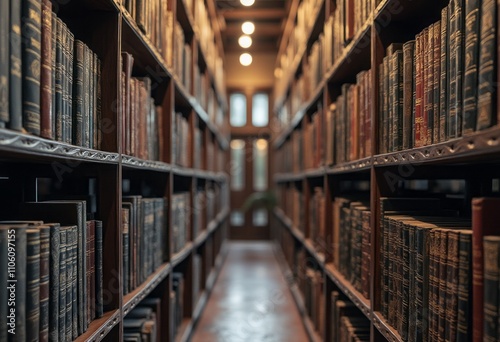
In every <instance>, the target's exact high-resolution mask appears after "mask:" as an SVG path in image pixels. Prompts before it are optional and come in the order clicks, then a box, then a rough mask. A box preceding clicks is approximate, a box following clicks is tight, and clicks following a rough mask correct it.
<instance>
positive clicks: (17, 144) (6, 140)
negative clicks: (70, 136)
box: [0, 128, 120, 165]
mask: <svg viewBox="0 0 500 342" xmlns="http://www.w3.org/2000/svg"><path fill="white" fill-rule="evenodd" d="M0 151H5V152H10V153H14V154H15V155H17V156H20V157H28V156H30V157H31V156H36V157H42V158H44V157H49V158H57V159H63V160H65V161H72V160H78V161H83V162H99V163H106V164H116V165H118V162H119V160H120V155H119V154H118V153H112V152H104V151H99V150H92V149H89V148H84V147H80V146H75V145H71V144H66V143H63V142H59V141H54V140H49V139H45V138H41V137H38V136H35V135H30V134H24V133H20V132H16V131H11V130H9V129H5V128H0Z"/></svg>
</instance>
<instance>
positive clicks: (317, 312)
mask: <svg viewBox="0 0 500 342" xmlns="http://www.w3.org/2000/svg"><path fill="white" fill-rule="evenodd" d="M299 276H300V275H299ZM303 276H304V277H305V278H304V281H303V282H302V283H303V285H302V287H301V292H302V295H303V296H304V305H305V308H306V313H307V316H309V317H310V319H311V322H312V323H313V325H314V328H315V330H316V331H317V332H319V333H320V334H322V332H323V329H324V326H325V322H324V321H325V305H324V303H325V292H324V278H323V273H321V271H318V270H315V269H313V268H307V269H306V270H305V274H304V275H303Z"/></svg>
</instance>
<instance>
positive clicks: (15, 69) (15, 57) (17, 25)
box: [8, 0, 23, 131]
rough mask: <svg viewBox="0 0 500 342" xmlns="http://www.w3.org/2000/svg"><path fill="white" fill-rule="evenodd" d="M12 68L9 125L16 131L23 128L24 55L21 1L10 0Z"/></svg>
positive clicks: (10, 74)
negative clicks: (22, 47)
mask: <svg viewBox="0 0 500 342" xmlns="http://www.w3.org/2000/svg"><path fill="white" fill-rule="evenodd" d="M9 3H10V14H9V19H10V27H9V37H10V39H9V40H10V69H9V111H10V118H9V124H8V127H9V128H10V129H12V130H15V131H22V129H23V106H22V103H23V95H22V87H23V85H22V83H23V81H22V55H21V51H22V49H21V1H19V0H10V1H9Z"/></svg>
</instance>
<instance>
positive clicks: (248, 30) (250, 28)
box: [241, 21, 255, 34]
mask: <svg viewBox="0 0 500 342" xmlns="http://www.w3.org/2000/svg"><path fill="white" fill-rule="evenodd" d="M241 30H242V31H243V33H244V34H252V33H254V31H255V25H254V24H253V23H252V22H251V21H245V22H244V23H243V24H242V25H241Z"/></svg>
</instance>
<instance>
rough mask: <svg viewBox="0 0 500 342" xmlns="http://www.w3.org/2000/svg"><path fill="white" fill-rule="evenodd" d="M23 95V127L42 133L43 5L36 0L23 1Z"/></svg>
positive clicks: (35, 132) (32, 131)
mask: <svg viewBox="0 0 500 342" xmlns="http://www.w3.org/2000/svg"><path fill="white" fill-rule="evenodd" d="M21 7H22V18H21V19H22V33H23V35H24V34H26V37H25V38H24V39H22V41H21V43H22V84H23V86H22V96H23V102H22V104H23V127H24V128H25V129H26V131H28V132H29V133H32V134H35V135H40V65H41V51H40V47H41V28H42V27H41V26H42V6H41V2H39V1H36V0H23V1H22V5H21Z"/></svg>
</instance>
